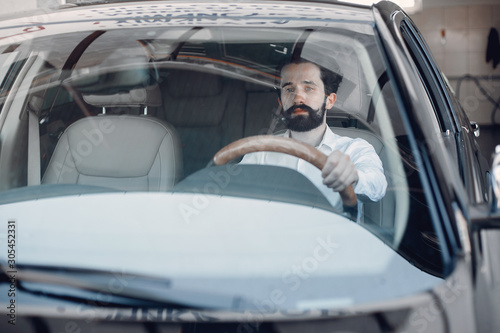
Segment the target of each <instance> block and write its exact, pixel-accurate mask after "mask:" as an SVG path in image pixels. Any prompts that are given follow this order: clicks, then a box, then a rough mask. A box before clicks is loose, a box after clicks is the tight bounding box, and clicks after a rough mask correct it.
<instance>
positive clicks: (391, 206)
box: [331, 127, 396, 227]
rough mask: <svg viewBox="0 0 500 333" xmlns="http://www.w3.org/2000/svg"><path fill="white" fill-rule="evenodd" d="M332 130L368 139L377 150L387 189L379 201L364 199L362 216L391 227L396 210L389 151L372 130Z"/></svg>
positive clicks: (333, 128) (334, 128)
mask: <svg viewBox="0 0 500 333" xmlns="http://www.w3.org/2000/svg"><path fill="white" fill-rule="evenodd" d="M331 129H332V131H333V132H334V133H335V134H338V135H341V136H347V137H351V138H361V139H364V140H366V141H368V142H369V143H370V144H371V145H372V146H373V148H374V149H375V151H376V152H377V154H378V156H379V157H380V160H381V161H382V165H383V166H384V173H385V176H386V179H387V183H388V184H387V191H386V194H385V196H384V198H382V200H380V202H372V201H370V200H364V202H363V204H364V216H365V220H366V221H368V220H369V221H371V222H374V223H376V224H378V225H380V226H384V227H392V224H393V219H392V217H394V216H395V211H396V207H395V205H396V197H395V193H394V191H393V189H392V184H391V174H390V170H389V167H390V163H389V162H388V159H389V153H390V152H389V151H388V150H387V148H386V147H385V145H384V143H383V142H382V139H380V138H379V137H378V136H377V135H375V134H374V133H372V132H369V131H365V130H360V129H357V128H339V127H331Z"/></svg>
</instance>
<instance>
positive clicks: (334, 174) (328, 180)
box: [321, 151, 359, 192]
mask: <svg viewBox="0 0 500 333" xmlns="http://www.w3.org/2000/svg"><path fill="white" fill-rule="evenodd" d="M321 176H322V177H323V184H325V185H326V186H328V187H329V188H331V189H332V190H334V191H335V192H341V191H344V190H345V189H346V188H347V187H348V186H349V185H353V186H354V185H355V184H356V183H357V182H358V179H359V177H358V171H357V170H356V167H355V166H354V164H353V163H352V161H351V159H350V158H349V156H348V155H346V154H343V153H342V152H340V151H334V152H332V153H331V154H330V155H329V156H328V158H327V160H326V163H325V166H324V167H323V169H321Z"/></svg>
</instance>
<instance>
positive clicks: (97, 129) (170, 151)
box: [42, 115, 182, 191]
mask: <svg viewBox="0 0 500 333" xmlns="http://www.w3.org/2000/svg"><path fill="white" fill-rule="evenodd" d="M181 173H182V153H181V148H180V143H179V139H178V137H177V133H176V131H175V129H174V128H173V127H172V126H171V125H169V124H167V123H165V122H162V121H160V120H158V119H155V118H150V117H147V116H131V115H120V116H118V115H101V116H97V117H87V118H83V119H80V120H78V121H77V122H75V123H73V124H72V125H71V126H69V127H68V128H67V129H66V131H65V132H64V134H63V135H62V136H61V138H60V139H59V141H58V143H57V146H56V149H55V151H54V154H53V155H52V158H51V160H50V162H49V165H48V167H47V171H46V172H45V175H44V177H43V179H42V183H43V184H61V183H69V184H85V185H98V186H106V187H111V188H116V189H121V190H139V191H165V190H168V189H169V188H171V187H172V186H173V185H174V184H175V183H176V181H177V180H178V179H179V178H180V176H181Z"/></svg>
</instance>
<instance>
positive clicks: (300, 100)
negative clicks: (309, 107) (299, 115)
mask: <svg viewBox="0 0 500 333" xmlns="http://www.w3.org/2000/svg"><path fill="white" fill-rule="evenodd" d="M293 104H294V105H301V104H305V96H304V94H303V93H302V92H301V91H296V92H295V95H294V96H293Z"/></svg>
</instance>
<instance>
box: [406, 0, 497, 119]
mask: <svg viewBox="0 0 500 333" xmlns="http://www.w3.org/2000/svg"><path fill="white" fill-rule="evenodd" d="M469 1H470V0H469ZM440 2H450V1H444V0H441V1H440ZM424 4H425V2H424ZM412 19H413V20H414V22H415V23H416V24H417V26H418V28H419V30H420V31H421V33H422V35H423V36H424V38H425V40H426V41H427V44H428V45H429V47H430V49H431V51H432V53H433V55H434V57H435V59H436V61H437V62H438V65H439V66H440V68H441V70H442V71H443V72H444V73H445V74H446V76H448V78H450V82H451V84H452V85H453V86H454V87H456V86H457V82H458V80H457V79H458V78H460V77H462V76H463V75H466V74H469V75H472V76H474V77H476V78H478V79H479V80H480V84H481V85H482V86H483V87H484V89H485V90H486V91H487V92H488V93H489V95H490V96H491V97H492V98H494V99H495V100H498V99H499V98H500V64H499V65H498V66H497V67H496V68H495V69H494V68H493V63H492V62H489V63H487V62H486V49H487V43H488V36H489V33H490V29H491V28H496V29H497V31H498V32H499V33H500V1H495V4H483V5H461V6H446V7H430V8H429V7H428V8H425V7H424V9H423V11H422V12H420V13H418V14H414V15H412ZM443 34H444V37H443ZM457 93H458V94H459V96H460V101H461V103H462V106H463V107H464V109H465V110H466V112H467V114H468V116H469V118H470V119H471V120H474V121H477V122H478V123H479V124H485V125H487V124H491V115H492V110H493V107H494V105H493V104H492V103H491V102H489V101H488V100H487V99H486V97H485V96H484V94H483V93H481V91H480V89H479V88H478V86H477V85H476V84H475V83H473V82H472V81H462V84H461V88H460V91H457ZM495 119H496V121H497V122H498V123H500V110H499V111H498V112H497V114H496V117H495Z"/></svg>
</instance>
